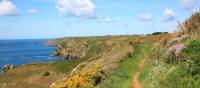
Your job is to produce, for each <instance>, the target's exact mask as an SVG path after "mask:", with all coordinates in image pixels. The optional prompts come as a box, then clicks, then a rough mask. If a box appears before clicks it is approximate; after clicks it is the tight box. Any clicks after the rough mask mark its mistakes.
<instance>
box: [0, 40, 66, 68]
mask: <svg viewBox="0 0 200 88" xmlns="http://www.w3.org/2000/svg"><path fill="white" fill-rule="evenodd" d="M46 41H48V39H24V40H0V69H2V68H3V66H4V65H5V64H14V65H16V66H20V65H22V64H28V63H35V62H53V61H62V60H63V59H61V58H57V57H54V56H53V52H54V50H55V47H53V46H45V45H44V44H43V43H44V42H46Z"/></svg>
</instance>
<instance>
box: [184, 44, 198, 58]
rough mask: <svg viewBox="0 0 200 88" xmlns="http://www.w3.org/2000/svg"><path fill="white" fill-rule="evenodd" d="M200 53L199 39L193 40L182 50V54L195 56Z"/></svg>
mask: <svg viewBox="0 0 200 88" xmlns="http://www.w3.org/2000/svg"><path fill="white" fill-rule="evenodd" d="M199 55H200V41H199V40H198V41H197V40H193V41H191V42H189V43H188V45H187V46H186V48H184V49H183V51H182V56H184V57H190V58H196V57H199Z"/></svg>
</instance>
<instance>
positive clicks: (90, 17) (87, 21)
mask: <svg viewBox="0 0 200 88" xmlns="http://www.w3.org/2000/svg"><path fill="white" fill-rule="evenodd" d="M198 3H199V4H198ZM199 7H200V0H0V39H35V38H58V37H64V36H97V35H99V36H100V35H123V34H147V33H152V32H156V31H169V32H173V31H175V30H176V24H177V22H179V21H180V22H181V21H183V20H184V19H186V18H187V17H189V16H190V15H191V14H192V12H193V11H195V10H197V9H198V8H199Z"/></svg>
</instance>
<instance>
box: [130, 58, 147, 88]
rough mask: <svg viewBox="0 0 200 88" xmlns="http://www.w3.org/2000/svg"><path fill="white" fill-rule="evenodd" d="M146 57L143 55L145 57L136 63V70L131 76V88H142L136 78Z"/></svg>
mask: <svg viewBox="0 0 200 88" xmlns="http://www.w3.org/2000/svg"><path fill="white" fill-rule="evenodd" d="M146 56H147V55H145V57H144V58H143V59H142V60H141V61H140V62H139V63H138V66H137V69H136V71H135V72H134V74H133V77H132V87H133V88H143V86H142V85H141V83H140V82H139V80H138V77H139V75H140V72H141V71H142V69H143V66H144V62H145V60H146V58H147V57H146Z"/></svg>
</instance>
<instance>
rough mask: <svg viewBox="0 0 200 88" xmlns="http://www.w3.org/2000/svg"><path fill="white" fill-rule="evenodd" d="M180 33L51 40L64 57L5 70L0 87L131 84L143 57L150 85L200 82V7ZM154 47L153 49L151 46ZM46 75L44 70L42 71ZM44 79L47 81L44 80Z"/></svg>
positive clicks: (182, 86)
mask: <svg viewBox="0 0 200 88" xmlns="http://www.w3.org/2000/svg"><path fill="white" fill-rule="evenodd" d="M178 29H179V31H177V32H175V33H165V32H164V33H162V32H156V33H153V35H151V36H136V35H132V36H130V35H128V36H125V35H124V36H102V37H75V38H60V39H56V40H51V41H49V42H48V43H46V44H47V45H55V46H57V49H56V51H55V55H56V56H61V57H63V58H65V59H66V61H63V62H49V63H33V64H27V65H23V66H21V67H18V68H16V69H12V70H9V71H8V72H6V73H5V74H3V75H2V76H0V87H1V88H4V87H5V88H13V87H17V88H28V87H30V86H31V87H32V88H48V87H49V86H50V87H51V88H131V87H132V82H131V81H132V76H133V73H134V72H136V71H137V66H138V62H140V60H141V59H143V58H147V60H145V61H144V67H143V69H142V71H141V73H140V75H139V80H140V82H141V83H142V84H143V86H144V87H146V88H199V86H200V59H199V58H200V37H199V36H200V31H199V29H200V12H199V11H197V12H195V13H193V14H192V16H191V17H190V18H189V19H187V20H186V21H185V22H183V23H181V24H179V26H178ZM152 48H153V49H152ZM41 75H42V76H41ZM41 83H42V84H41Z"/></svg>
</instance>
